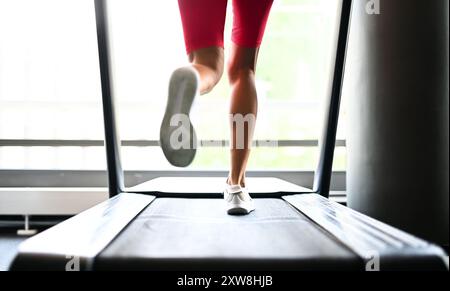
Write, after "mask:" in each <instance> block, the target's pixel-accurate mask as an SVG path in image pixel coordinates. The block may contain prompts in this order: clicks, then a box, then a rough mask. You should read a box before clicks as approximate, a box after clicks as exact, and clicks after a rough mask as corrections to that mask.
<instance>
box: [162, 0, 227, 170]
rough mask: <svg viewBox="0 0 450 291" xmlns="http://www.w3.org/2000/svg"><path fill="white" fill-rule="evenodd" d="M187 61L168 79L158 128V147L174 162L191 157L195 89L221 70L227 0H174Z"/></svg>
mask: <svg viewBox="0 0 450 291" xmlns="http://www.w3.org/2000/svg"><path fill="white" fill-rule="evenodd" d="M178 4H179V8H180V14H181V20H182V24H183V32H184V40H185V44H186V52H187V54H188V56H189V61H190V62H191V65H190V66H188V67H183V68H179V69H177V70H175V71H174V72H173V74H172V76H171V78H170V82H169V94H168V101H167V105H166V110H165V113H164V117H163V120H162V123H161V128H160V144H161V149H162V151H163V153H164V155H165V157H166V158H167V160H168V161H169V162H170V163H171V164H172V165H174V166H177V167H187V166H189V165H190V164H191V163H192V161H193V160H194V158H195V155H196V148H197V135H196V133H195V130H194V127H193V125H192V122H191V119H190V116H189V114H190V111H191V107H192V104H193V102H194V99H195V97H196V96H197V94H198V93H200V94H205V93H208V92H209V91H211V90H212V89H213V88H214V86H215V85H216V84H217V83H218V82H219V80H220V78H221V76H222V73H223V58H224V57H223V29H224V23H225V14H226V7H227V0H214V1H212V0H178Z"/></svg>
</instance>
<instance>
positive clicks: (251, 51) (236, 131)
mask: <svg viewBox="0 0 450 291" xmlns="http://www.w3.org/2000/svg"><path fill="white" fill-rule="evenodd" d="M258 50H259V49H258V48H244V47H240V46H238V45H236V44H233V46H232V49H231V56H230V61H229V63H228V78H229V82H230V85H231V104H230V127H231V128H230V129H231V150H230V151H231V169H230V175H229V177H228V183H229V184H230V185H241V186H245V169H246V166H247V162H248V158H249V156H250V149H251V143H252V140H253V132H254V129H255V121H256V116H257V112H258V99H257V96H256V87H255V69H256V61H257V56H258ZM242 127H243V128H242ZM242 133H243V134H242Z"/></svg>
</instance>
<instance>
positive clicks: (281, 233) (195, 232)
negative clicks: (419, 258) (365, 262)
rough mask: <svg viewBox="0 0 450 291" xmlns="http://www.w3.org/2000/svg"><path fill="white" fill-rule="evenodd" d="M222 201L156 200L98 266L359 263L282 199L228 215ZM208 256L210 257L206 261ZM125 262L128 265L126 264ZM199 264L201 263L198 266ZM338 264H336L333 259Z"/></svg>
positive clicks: (257, 203)
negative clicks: (247, 213)
mask: <svg viewBox="0 0 450 291" xmlns="http://www.w3.org/2000/svg"><path fill="white" fill-rule="evenodd" d="M224 206H225V205H224V201H223V200H221V199H180V198H157V199H156V200H155V201H153V202H152V203H151V204H150V205H149V206H148V207H147V208H146V209H145V210H144V211H143V212H142V213H141V214H140V215H139V216H138V217H137V218H136V219H135V220H134V221H133V222H132V223H131V224H130V225H129V226H128V227H127V228H126V229H125V230H124V231H123V232H122V234H121V235H120V236H119V237H117V238H116V239H115V240H114V241H113V242H112V243H111V244H110V245H109V246H108V247H107V248H106V249H105V250H104V251H103V252H102V253H101V254H100V256H99V258H98V259H97V263H96V267H97V268H100V269H103V268H105V269H110V268H111V269H116V268H121V269H128V268H130V269H140V268H142V269H149V268H154V269H161V268H165V267H167V268H170V269H174V268H175V269H176V268H177V267H180V266H184V265H186V264H188V263H189V265H190V266H195V267H201V268H205V267H206V266H207V267H208V268H209V269H210V268H214V266H216V265H217V264H216V263H217V262H218V261H220V262H221V268H223V267H224V265H223V263H224V262H226V263H228V264H229V267H230V268H232V269H233V270H235V269H236V268H240V267H241V268H259V267H262V265H261V262H265V264H267V265H268V266H267V267H273V264H276V263H277V261H288V262H289V261H290V262H292V263H296V265H298V266H302V267H303V268H305V269H314V268H319V269H324V268H325V269H327V266H328V267H329V268H330V269H332V268H336V267H338V264H337V262H339V268H342V267H344V268H345V266H346V264H345V262H348V263H350V262H352V263H353V264H355V263H356V264H357V261H358V260H357V256H355V254H354V253H352V252H351V251H349V250H348V249H346V248H345V247H343V246H342V245H341V244H339V243H338V242H337V241H335V240H333V239H332V237H330V236H329V235H328V234H327V233H326V232H324V231H323V230H322V229H320V228H319V227H317V226H316V225H315V224H313V223H311V221H310V220H309V219H308V218H307V217H305V216H304V215H303V214H301V213H300V212H298V211H296V210H295V209H294V208H293V207H292V206H290V205H289V204H288V203H287V202H285V201H284V200H282V199H255V206H256V210H255V211H254V212H252V213H251V214H250V215H247V216H230V215H227V213H226V211H225V208H224ZM205 259H206V260H205ZM125 261H126V263H125ZM200 262H201V265H200ZM333 262H334V263H333Z"/></svg>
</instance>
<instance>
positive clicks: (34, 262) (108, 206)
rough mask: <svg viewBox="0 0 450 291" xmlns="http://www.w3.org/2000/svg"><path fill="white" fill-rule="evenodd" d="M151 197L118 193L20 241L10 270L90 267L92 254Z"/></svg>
mask: <svg viewBox="0 0 450 291" xmlns="http://www.w3.org/2000/svg"><path fill="white" fill-rule="evenodd" d="M154 199H155V197H154V196H149V195H141V194H132V193H121V194H120V195H118V196H116V197H114V198H112V199H109V200H107V201H105V202H103V203H100V204H99V205H97V206H94V207H92V208H90V209H88V210H86V211H84V212H82V213H80V214H79V215H76V216H74V217H72V218H70V219H68V220H66V221H64V222H62V223H60V224H58V225H56V226H54V227H52V228H50V229H48V230H46V231H44V232H42V233H40V234H38V235H36V236H34V237H32V238H30V239H28V240H26V241H24V242H23V243H22V244H21V245H20V246H19V252H18V254H17V256H16V258H15V259H14V261H13V263H12V264H11V266H10V270H13V271H17V270H36V269H39V270H55V271H81V270H90V269H92V264H93V259H94V258H95V256H96V255H97V254H98V253H100V252H101V251H102V250H103V249H104V248H105V247H106V246H107V245H108V244H109V243H110V242H111V241H112V240H113V239H114V238H115V237H116V236H117V235H118V234H119V233H120V232H121V231H122V230H123V229H124V228H125V227H126V226H127V225H128V224H129V223H130V222H131V221H132V220H133V219H134V218H135V217H136V216H137V215H138V214H139V213H140V212H141V211H142V210H143V209H145V207H147V206H148V205H149V204H150V203H151V202H152V201H153V200H154Z"/></svg>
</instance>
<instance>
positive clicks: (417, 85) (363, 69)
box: [343, 0, 449, 245]
mask: <svg viewBox="0 0 450 291" xmlns="http://www.w3.org/2000/svg"><path fill="white" fill-rule="evenodd" d="M354 2H355V3H354V7H353V15H352V17H353V18H352V24H351V32H350V40H349V50H348V57H347V66H346V77H345V81H344V90H343V95H344V100H345V102H346V105H347V114H348V123H349V124H348V128H347V130H348V135H347V139H348V140H347V147H348V174H347V191H348V205H349V207H351V208H354V209H356V210H358V211H361V212H363V213H365V214H368V215H370V216H372V217H375V218H377V219H380V220H381V221H384V222H387V223H389V224H391V225H394V226H396V227H399V228H401V229H403V230H406V231H408V232H410V233H412V234H415V235H417V236H419V237H422V238H425V239H428V240H431V241H434V242H436V243H439V244H442V245H448V242H449V114H448V110H449V23H448V21H449V15H448V13H449V1H448V0H380V1H379V2H380V14H378V15H377V14H368V13H367V10H366V4H367V3H368V2H369V1H368V0H367V1H366V0H355V1H354ZM372 12H373V10H372Z"/></svg>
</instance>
